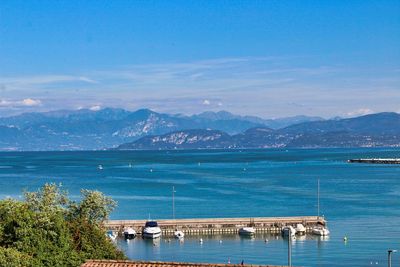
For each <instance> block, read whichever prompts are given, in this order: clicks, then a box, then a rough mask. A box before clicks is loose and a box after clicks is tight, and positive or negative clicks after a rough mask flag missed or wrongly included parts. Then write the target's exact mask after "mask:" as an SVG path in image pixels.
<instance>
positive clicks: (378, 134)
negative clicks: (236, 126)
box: [117, 113, 400, 150]
mask: <svg viewBox="0 0 400 267" xmlns="http://www.w3.org/2000/svg"><path fill="white" fill-rule="evenodd" d="M283 147H288V148H289V147H290V148H292V147H297V148H318V147H400V114H397V113H378V114H372V115H365V116H361V117H357V118H350V119H333V120H325V121H309V122H302V123H298V124H294V125H291V126H288V127H284V128H281V129H272V128H268V127H254V128H250V129H248V130H246V131H244V132H243V133H240V134H234V135H229V134H228V133H225V132H223V131H218V130H210V129H208V130H204V129H191V130H181V131H175V132H171V133H167V134H163V135H156V136H146V137H143V138H140V139H139V140H136V141H134V142H131V143H126V144H122V145H120V146H119V147H117V149H118V150H137V149H234V148H283Z"/></svg>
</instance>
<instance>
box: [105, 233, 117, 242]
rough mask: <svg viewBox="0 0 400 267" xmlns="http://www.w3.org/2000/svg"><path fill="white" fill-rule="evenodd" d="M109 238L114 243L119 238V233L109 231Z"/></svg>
mask: <svg viewBox="0 0 400 267" xmlns="http://www.w3.org/2000/svg"><path fill="white" fill-rule="evenodd" d="M107 236H108V238H110V239H111V240H112V241H115V240H116V239H117V237H118V234H117V233H114V232H113V231H108V232H107Z"/></svg>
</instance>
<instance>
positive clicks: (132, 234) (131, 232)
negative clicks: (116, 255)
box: [124, 227, 136, 239]
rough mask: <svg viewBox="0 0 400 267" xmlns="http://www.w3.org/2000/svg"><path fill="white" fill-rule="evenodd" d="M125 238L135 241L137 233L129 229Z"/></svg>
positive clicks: (125, 232) (126, 230)
mask: <svg viewBox="0 0 400 267" xmlns="http://www.w3.org/2000/svg"><path fill="white" fill-rule="evenodd" d="M124 237H125V239H133V238H135V237H136V231H135V230H134V229H133V228H131V227H128V228H126V229H125V230H124Z"/></svg>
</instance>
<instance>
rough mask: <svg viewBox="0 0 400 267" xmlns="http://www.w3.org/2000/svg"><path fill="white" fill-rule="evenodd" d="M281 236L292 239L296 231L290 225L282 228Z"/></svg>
mask: <svg viewBox="0 0 400 267" xmlns="http://www.w3.org/2000/svg"><path fill="white" fill-rule="evenodd" d="M282 235H283V236H286V237H287V236H291V237H294V236H295V235H296V229H294V227H293V226H291V225H289V226H285V227H283V228H282Z"/></svg>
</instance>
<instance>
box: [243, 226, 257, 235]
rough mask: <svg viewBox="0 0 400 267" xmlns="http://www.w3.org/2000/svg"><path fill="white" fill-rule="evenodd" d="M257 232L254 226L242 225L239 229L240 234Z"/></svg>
mask: <svg viewBox="0 0 400 267" xmlns="http://www.w3.org/2000/svg"><path fill="white" fill-rule="evenodd" d="M255 233H256V229H254V227H242V228H240V229H239V235H247V236H250V235H254V234H255Z"/></svg>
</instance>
